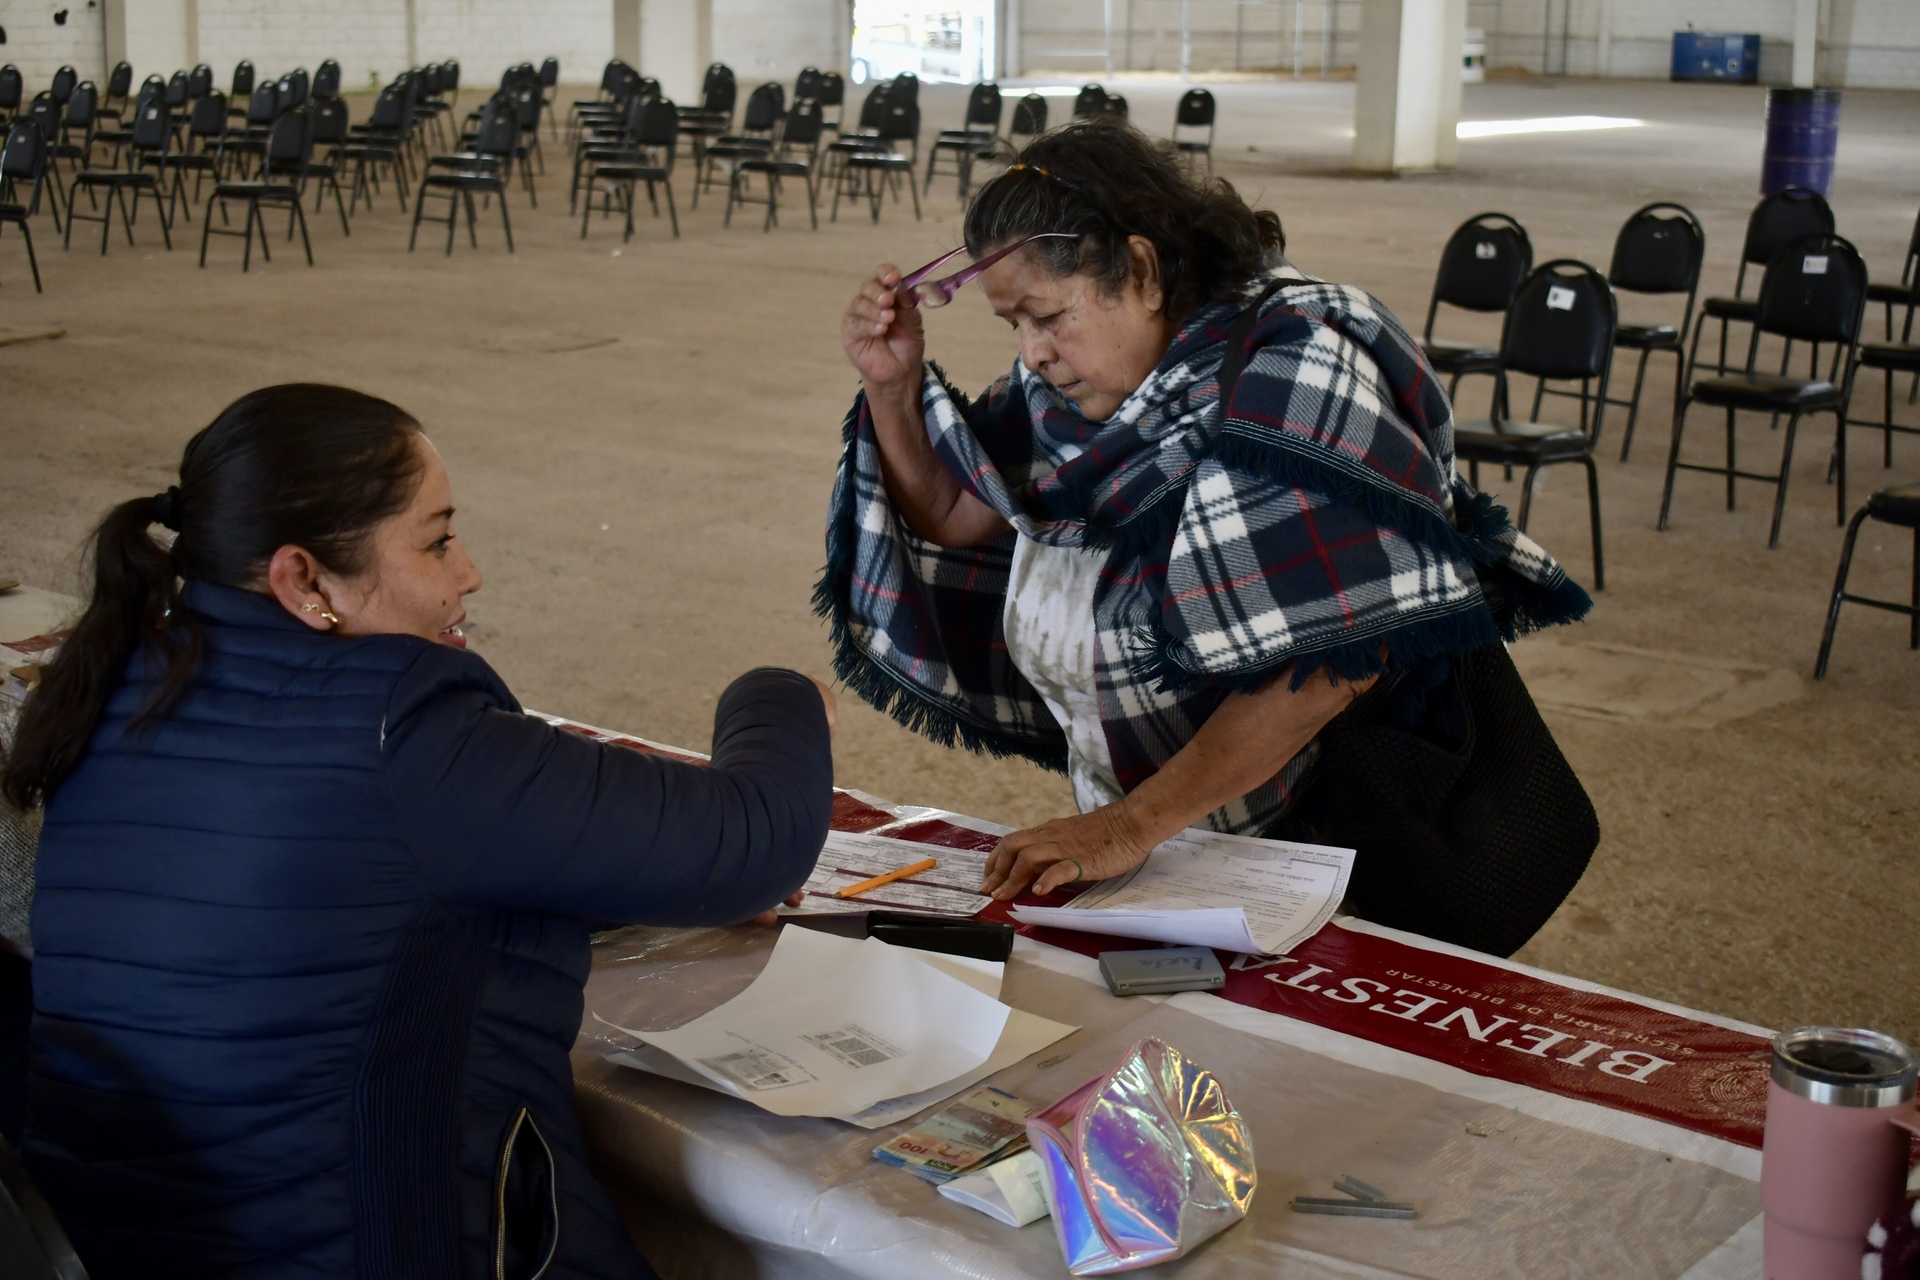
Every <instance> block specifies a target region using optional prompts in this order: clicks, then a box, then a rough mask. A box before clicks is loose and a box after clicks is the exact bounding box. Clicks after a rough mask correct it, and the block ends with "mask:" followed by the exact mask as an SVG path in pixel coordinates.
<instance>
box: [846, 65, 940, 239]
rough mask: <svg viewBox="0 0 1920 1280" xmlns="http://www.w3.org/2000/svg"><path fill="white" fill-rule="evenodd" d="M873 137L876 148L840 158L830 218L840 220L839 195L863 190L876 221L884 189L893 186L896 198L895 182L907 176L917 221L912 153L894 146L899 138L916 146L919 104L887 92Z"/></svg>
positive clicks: (857, 195)
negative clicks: (878, 124) (893, 97)
mask: <svg viewBox="0 0 1920 1280" xmlns="http://www.w3.org/2000/svg"><path fill="white" fill-rule="evenodd" d="M875 137H876V141H877V142H878V144H879V145H878V146H877V147H875V149H873V150H871V151H855V152H852V153H850V154H848V155H845V156H843V157H842V158H841V161H840V173H839V176H838V178H837V179H836V180H835V182H834V185H833V209H832V211H831V213H830V215H829V219H828V220H829V221H834V222H837V221H839V218H840V197H841V196H842V195H845V196H847V197H848V198H849V199H854V200H857V199H859V198H860V197H861V195H863V194H864V195H865V196H866V198H867V205H868V208H869V210H870V211H871V213H872V215H873V220H874V221H875V222H879V221H880V205H881V202H882V201H883V200H884V199H885V197H886V193H887V189H888V188H889V187H892V188H893V190H894V196H893V198H894V199H895V200H896V201H897V200H899V198H900V192H899V187H898V185H897V184H898V183H899V181H900V179H902V178H904V179H905V180H906V184H907V193H908V194H909V195H911V196H912V197H913V220H914V221H915V222H918V221H920V188H919V186H918V184H916V183H915V182H914V180H913V170H914V156H913V154H912V153H911V152H909V153H905V154H903V153H901V152H900V151H898V150H896V149H895V148H896V147H897V146H898V144H900V143H902V142H911V143H913V144H914V146H915V147H916V149H917V147H918V145H919V139H920V108H919V107H918V106H917V105H915V104H913V103H910V102H896V101H893V100H892V97H891V95H889V98H888V101H887V108H886V110H885V111H884V112H883V113H882V114H881V117H880V130H879V132H878V134H876V135H875Z"/></svg>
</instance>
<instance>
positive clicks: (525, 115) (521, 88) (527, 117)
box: [511, 79, 543, 133]
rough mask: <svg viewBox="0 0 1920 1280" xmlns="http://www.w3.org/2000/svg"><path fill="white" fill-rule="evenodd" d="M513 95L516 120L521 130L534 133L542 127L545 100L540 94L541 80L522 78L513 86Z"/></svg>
mask: <svg viewBox="0 0 1920 1280" xmlns="http://www.w3.org/2000/svg"><path fill="white" fill-rule="evenodd" d="M511 96H512V98H513V110H514V121H515V122H516V123H517V124H518V125H519V126H520V132H522V133H532V132H533V131H534V130H536V129H538V128H539V127H540V105H541V103H542V101H543V98H542V97H541V94H540V82H539V81H538V80H525V79H522V80H521V81H520V82H519V83H517V84H515V85H514V86H513V89H512V92H511Z"/></svg>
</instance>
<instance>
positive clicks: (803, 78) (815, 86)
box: [793, 67, 820, 102]
mask: <svg viewBox="0 0 1920 1280" xmlns="http://www.w3.org/2000/svg"><path fill="white" fill-rule="evenodd" d="M802 98H811V99H813V100H814V101H815V102H818V101H819V100H820V68H818V67H802V68H800V74H799V75H797V76H795V77H794V78H793V100H794V101H795V102H798V101H800V100H801V99H802Z"/></svg>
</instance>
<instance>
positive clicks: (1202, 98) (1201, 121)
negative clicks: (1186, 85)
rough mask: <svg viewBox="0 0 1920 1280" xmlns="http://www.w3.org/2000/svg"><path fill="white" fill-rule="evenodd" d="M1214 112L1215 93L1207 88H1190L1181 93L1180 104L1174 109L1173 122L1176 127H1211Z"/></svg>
mask: <svg viewBox="0 0 1920 1280" xmlns="http://www.w3.org/2000/svg"><path fill="white" fill-rule="evenodd" d="M1213 113H1214V102H1213V95H1212V94H1211V93H1208V92H1207V91H1206V90H1205V89H1189V90H1187V91H1186V92H1185V93H1183V94H1181V95H1180V105H1179V106H1177V107H1175V108H1174V110H1173V123H1174V126H1175V127H1176V128H1180V127H1186V128H1193V129H1207V128H1211V127H1212V126H1213Z"/></svg>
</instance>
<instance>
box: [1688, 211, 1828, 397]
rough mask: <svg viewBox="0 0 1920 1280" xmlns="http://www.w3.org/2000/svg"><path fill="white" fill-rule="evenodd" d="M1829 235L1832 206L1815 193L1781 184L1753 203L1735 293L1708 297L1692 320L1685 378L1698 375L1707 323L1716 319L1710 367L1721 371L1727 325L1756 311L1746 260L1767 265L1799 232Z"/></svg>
mask: <svg viewBox="0 0 1920 1280" xmlns="http://www.w3.org/2000/svg"><path fill="white" fill-rule="evenodd" d="M1832 234H1833V210H1832V209H1830V208H1828V207H1827V202H1826V199H1825V197H1823V196H1822V195H1821V194H1820V193H1819V192H1818V191H1809V190H1807V189H1806V188H1805V187H1785V188H1782V189H1781V190H1779V191H1776V192H1774V193H1773V194H1772V195H1770V196H1768V197H1766V198H1765V199H1764V200H1762V201H1761V202H1760V203H1759V204H1757V205H1755V206H1753V212H1752V213H1750V214H1748V215H1747V238H1746V240H1745V242H1744V243H1743V244H1742V245H1741V246H1740V272H1739V274H1738V275H1737V276H1735V277H1734V282H1733V296H1732V297H1731V298H1728V297H1710V298H1708V299H1707V300H1706V301H1705V302H1703V303H1701V304H1700V318H1699V320H1698V321H1696V322H1695V323H1694V326H1693V342H1692V345H1691V347H1690V348H1689V350H1688V352H1687V368H1688V373H1689V376H1690V377H1692V378H1698V377H1699V376H1700V335H1701V334H1702V333H1704V332H1706V328H1707V321H1709V320H1718V321H1719V322H1720V359H1719V361H1718V362H1716V363H1715V364H1714V366H1713V370H1714V372H1715V373H1725V372H1726V371H1727V329H1728V326H1729V325H1732V324H1752V323H1753V318H1754V316H1755V315H1756V314H1758V312H1759V309H1760V303H1759V301H1758V299H1755V298H1749V297H1747V296H1745V295H1746V288H1747V267H1748V265H1749V264H1751V265H1754V266H1758V267H1761V268H1765V267H1766V266H1767V264H1768V263H1770V262H1772V261H1773V260H1774V259H1775V258H1777V257H1779V256H1780V251H1781V250H1782V249H1784V248H1786V247H1787V246H1788V245H1789V244H1791V243H1793V242H1794V241H1795V240H1798V239H1799V238H1800V237H1801V236H1812V235H1832Z"/></svg>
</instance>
